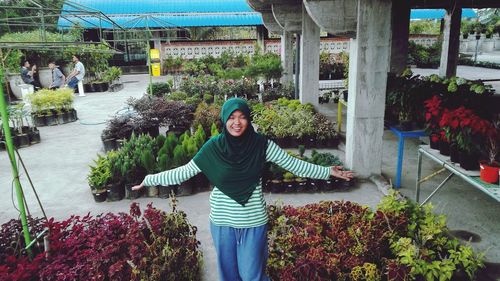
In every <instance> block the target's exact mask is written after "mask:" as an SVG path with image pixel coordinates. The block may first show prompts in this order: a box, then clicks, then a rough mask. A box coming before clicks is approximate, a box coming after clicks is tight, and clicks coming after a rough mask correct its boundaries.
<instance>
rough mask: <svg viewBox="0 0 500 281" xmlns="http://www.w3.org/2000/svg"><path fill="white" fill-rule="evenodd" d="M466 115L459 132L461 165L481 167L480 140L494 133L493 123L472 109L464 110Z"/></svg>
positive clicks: (469, 167) (470, 168)
mask: <svg viewBox="0 0 500 281" xmlns="http://www.w3.org/2000/svg"><path fill="white" fill-rule="evenodd" d="M464 112H465V113H464V115H465V117H464V118H463V120H462V121H461V122H460V130H459V132H458V133H457V145H458V148H459V150H460V166H461V167H462V168H464V169H466V170H477V169H479V161H478V160H479V159H478V158H479V149H478V146H479V142H481V140H483V139H485V137H487V136H489V135H492V133H491V132H492V131H493V127H492V125H491V123H490V122H489V121H487V120H484V119H482V118H480V117H479V116H477V115H476V114H474V113H473V112H472V111H471V110H465V111H464Z"/></svg>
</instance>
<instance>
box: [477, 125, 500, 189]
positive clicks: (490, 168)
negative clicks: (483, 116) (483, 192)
mask: <svg viewBox="0 0 500 281" xmlns="http://www.w3.org/2000/svg"><path fill="white" fill-rule="evenodd" d="M492 123H493V126H494V129H492V130H491V132H490V135H489V137H488V142H487V145H486V152H487V158H486V160H482V161H479V168H480V174H479V175H480V178H481V180H483V181H484V182H487V183H496V182H498V177H499V174H500V163H499V162H498V161H496V157H497V154H498V152H499V151H500V116H497V117H496V120H494V121H493V122H492Z"/></svg>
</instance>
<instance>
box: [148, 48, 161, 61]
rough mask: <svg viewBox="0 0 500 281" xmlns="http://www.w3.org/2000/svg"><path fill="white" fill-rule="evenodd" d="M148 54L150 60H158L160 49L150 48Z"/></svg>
mask: <svg viewBox="0 0 500 281" xmlns="http://www.w3.org/2000/svg"><path fill="white" fill-rule="evenodd" d="M149 55H150V57H151V61H159V60H160V50H158V49H151V50H150V51H149Z"/></svg>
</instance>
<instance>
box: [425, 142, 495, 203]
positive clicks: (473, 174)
mask: <svg viewBox="0 0 500 281" xmlns="http://www.w3.org/2000/svg"><path fill="white" fill-rule="evenodd" d="M422 156H426V157H427V158H429V159H430V160H432V161H434V162H436V163H438V164H439V165H441V166H442V168H441V169H440V170H439V171H437V172H435V173H433V174H431V175H429V176H427V177H425V178H423V179H422V178H421V174H422ZM445 170H448V171H449V172H450V174H449V175H448V176H447V177H446V178H445V179H444V180H443V181H442V182H441V183H440V184H439V185H438V186H437V187H436V188H434V191H432V193H431V194H430V195H429V196H428V197H427V198H426V199H425V200H424V201H423V202H422V204H421V205H424V204H425V203H427V202H428V201H429V200H430V199H431V198H432V197H433V196H434V195H435V194H436V192H438V191H439V189H441V188H442V187H443V186H444V185H445V184H446V183H447V182H448V180H449V179H451V178H452V177H453V176H455V175H456V176H458V177H460V178H461V179H463V180H465V181H466V182H468V183H470V184H471V185H472V186H474V187H475V188H477V189H479V190H481V191H482V192H484V193H486V194H487V195H488V196H490V197H491V198H493V199H495V200H496V201H497V202H499V203H500V186H499V185H498V184H489V183H485V182H483V181H482V180H481V179H480V178H479V171H467V170H465V169H462V168H460V167H459V166H457V165H456V164H453V163H452V162H451V161H450V160H449V157H447V156H443V155H441V154H439V152H438V151H437V150H433V149H431V148H430V147H429V146H428V145H421V146H420V147H419V149H418V165H417V181H416V190H415V202H417V203H419V200H420V185H421V183H423V182H425V181H426V180H428V179H430V178H432V177H434V176H435V175H437V174H439V173H441V172H443V171H445Z"/></svg>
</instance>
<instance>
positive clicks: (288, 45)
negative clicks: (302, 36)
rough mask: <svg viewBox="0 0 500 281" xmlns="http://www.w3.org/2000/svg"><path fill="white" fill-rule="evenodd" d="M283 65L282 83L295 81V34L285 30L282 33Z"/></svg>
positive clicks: (286, 83) (287, 83)
mask: <svg viewBox="0 0 500 281" xmlns="http://www.w3.org/2000/svg"><path fill="white" fill-rule="evenodd" d="M280 51H281V65H282V66H283V76H281V81H280V82H281V84H283V85H289V84H290V83H292V82H293V81H292V80H293V34H292V33H291V32H288V31H283V35H281V50H280Z"/></svg>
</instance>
